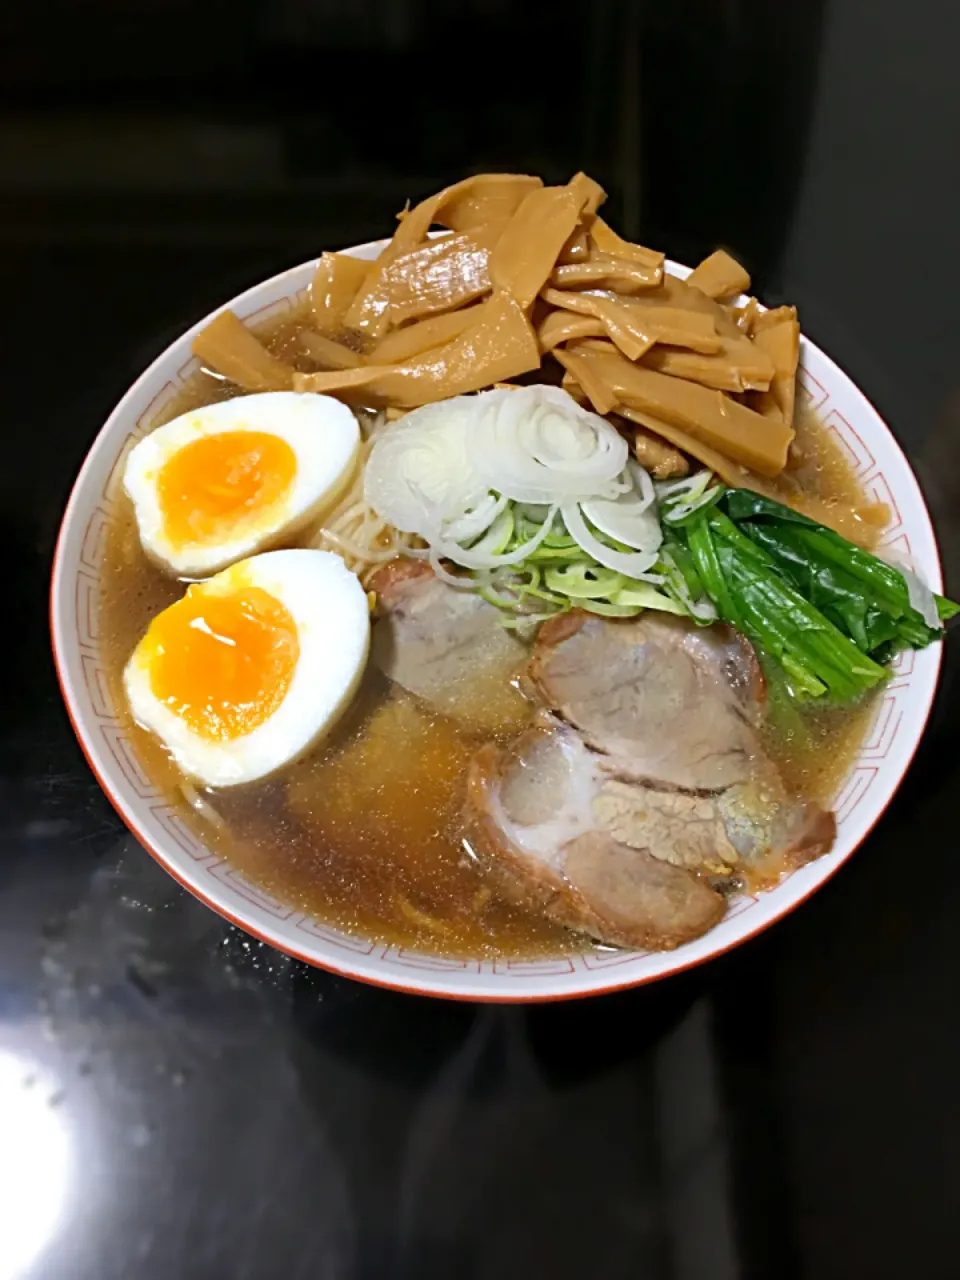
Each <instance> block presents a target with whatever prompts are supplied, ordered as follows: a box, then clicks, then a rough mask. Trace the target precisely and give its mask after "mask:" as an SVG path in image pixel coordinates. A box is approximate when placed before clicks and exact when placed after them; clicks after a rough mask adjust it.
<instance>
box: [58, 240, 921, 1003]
mask: <svg viewBox="0 0 960 1280" xmlns="http://www.w3.org/2000/svg"><path fill="white" fill-rule="evenodd" d="M377 249H378V246H376V245H372V246H361V247H360V248H359V249H357V250H352V251H351V252H355V253H356V254H357V255H358V256H362V257H366V258H371V257H374V256H376V252H377ZM313 267H314V264H312V263H307V264H304V266H302V267H299V268H294V269H293V270H292V271H290V272H286V273H284V274H283V275H281V276H278V277H275V278H274V279H273V280H270V281H266V282H265V283H264V284H263V285H259V286H257V287H255V288H254V289H252V290H249V291H248V292H247V293H246V294H244V295H241V297H240V298H238V299H234V300H233V302H231V303H229V304H227V305H229V306H230V307H231V308H232V309H233V310H234V311H235V312H236V313H237V314H238V315H240V316H241V318H244V319H257V318H259V319H264V318H266V317H267V316H269V315H274V314H277V313H278V312H281V311H285V310H289V309H290V308H291V307H292V306H293V305H294V304H295V303H296V302H299V301H302V299H303V298H304V297H305V290H306V288H307V286H308V284H309V281H310V279H311V277H312V274H313ZM678 274H683V269H678ZM203 323H206V321H203V322H201V324H203ZM199 327H201V326H200V325H198V326H196V327H195V329H194V330H191V331H190V332H189V333H187V334H185V335H184V336H183V338H181V339H180V340H178V342H176V343H174V344H173V346H172V347H171V348H170V349H169V350H168V351H167V352H166V353H164V355H163V356H161V357H160V358H159V360H158V361H157V362H156V363H155V364H154V365H153V366H152V367H151V369H149V370H148V371H147V373H145V374H144V375H143V377H142V378H141V379H140V381H139V382H138V383H137V384H135V386H134V387H133V388H132V389H131V391H130V392H129V393H128V395H127V396H126V397H125V398H124V400H123V401H122V402H121V404H120V405H119V406H118V408H117V410H116V411H115V412H114V414H113V415H112V416H111V418H110V420H109V421H108V423H107V425H106V426H105V428H104V430H103V431H102V432H101V434H100V436H99V437H98V438H97V441H96V442H95V445H94V447H93V449H92V450H91V453H90V455H89V456H88V460H87V463H86V464H85V466H84V469H83V471H82V472H81V475H80V477H79V478H78V481H77V484H76V486H75V489H74V493H73V495H72V497H71V501H70V504H69V506H68V509H67V513H66V515H65V517H64V523H63V527H62V529H61V537H60V541H59V544H58V549H57V554H56V557H55V569H54V578H53V583H52V588H51V620H52V627H53V633H54V649H55V655H56V659H57V665H58V672H59V674H60V678H61V685H62V687H63V690H64V695H65V698H66V701H67V707H68V710H69V712H70V714H71V718H72V720H73V722H74V726H75V728H76V730H77V734H78V737H79V738H80V741H81V744H82V745H83V747H84V750H85V751H86V753H87V755H88V759H89V760H90V762H91V765H92V767H93V768H94V770H95V772H96V773H97V775H98V777H99V779H100V781H101V784H102V785H103V787H104V789H105V790H106V791H107V794H108V795H109V796H110V798H111V799H112V800H113V802H114V804H115V805H116V806H117V808H118V810H119V811H120V813H121V814H122V816H123V817H124V818H125V819H126V821H127V822H128V823H129V825H130V826H131V828H132V829H133V830H134V832H135V834H136V835H137V836H138V837H139V838H140V840H141V841H142V842H143V843H144V845H145V846H146V847H147V848H148V849H149V850H150V852H151V853H153V854H154V856H155V857H156V858H157V859H158V860H159V861H160V862H161V863H162V864H163V865H164V866H165V867H166V869H167V870H168V871H169V872H170V873H171V874H172V875H173V876H174V877H175V878H176V879H178V880H179V881H180V882H181V883H182V884H184V885H185V886H186V887H187V888H189V889H190V890H191V891H192V892H193V893H195V894H196V895H197V896H199V897H200V898H201V899H202V900H203V901H205V902H206V903H207V904H208V905H210V906H211V907H213V908H214V909H215V910H217V911H219V912H220V913H221V914H222V915H224V916H226V917H227V918H228V919H230V920H232V921H234V922H235V923H237V924H239V925H240V926H241V927H243V928H245V929H247V930H248V931H250V932H252V933H254V934H255V935H257V936H259V937H261V938H263V939H264V940H266V941H268V942H271V943H272V944H273V945H275V946H278V947H280V948H282V949H284V950H286V951H288V952H289V953H290V954H292V955H295V956H298V957H299V958H301V959H303V960H306V961H308V962H310V963H313V964H319V965H321V966H325V967H328V968H332V969H335V970H337V971H339V972H342V973H345V974H348V975H350V976H353V977H356V978H360V979H363V980H366V981H371V982H377V983H380V984H382V985H386V986H394V987H398V988H401V989H405V990H411V991H419V992H427V993H431V994H439V995H445V996H450V997H454V998H466V999H488V1000H538V999H561V998H565V997H569V996H574V995H585V994H593V993H596V992H600V991H604V990H611V989H615V988H617V987H622V986H632V985H636V984H638V983H642V982H648V981H651V980H653V979H655V978H659V977H663V976H665V975H666V974H668V973H671V972H676V971H678V970H681V969H684V968H687V967H689V966H690V965H693V964H697V963H700V962H702V961H703V960H706V959H708V958H710V956H712V955H715V954H718V953H719V952H721V951H724V950H727V949H729V947H731V946H734V945H736V944H737V943H738V942H741V941H743V940H744V939H745V938H747V937H750V936H752V935H753V934H754V933H756V932H758V931H759V930H761V929H762V928H764V927H766V926H767V925H768V924H770V923H772V922H773V921H774V920H776V919H778V918H779V917H780V916H781V915H783V914H784V913H785V912H786V911H789V910H790V909H792V908H793V907H794V906H796V905H797V904H798V903H799V902H801V901H802V900H803V899H804V898H805V897H807V896H808V895H809V894H810V893H811V892H813V890H815V889H816V888H817V887H818V886H819V885H820V884H822V883H823V882H824V881H825V880H826V879H827V878H828V877H829V876H830V875H831V874H832V873H833V872H834V871H835V870H836V869H837V868H838V867H839V866H840V865H841V864H842V862H843V861H845V860H846V858H847V857H849V856H850V854H851V853H852V852H853V850H854V849H855V848H856V846H857V845H858V844H859V843H860V841H861V840H862V839H863V837H864V836H865V835H866V834H867V832H868V831H869V829H870V827H871V826H872V825H873V823H874V822H875V821H876V820H877V818H878V817H879V815H880V813H881V812H882V809H883V807H884V806H885V804H886V803H887V802H888V801H889V798H890V796H891V795H892V793H893V791H894V790H895V789H896V786H897V784H898V782H899V780H900V778H901V777H902V774H903V772H904V771H905V768H906V766H907V765H908V764H909V760H910V758H911V756H912V753H913V750H914V748H915V746H916V743H917V741H918V740H919V737H920V734H921V733H922V730H923V725H924V724H925V721H926V717H927V714H928V711H929V706H930V703H931V701H932V697H933V692H934V688H935V685H936V678H937V672H938V670H939V660H940V659H939V648H938V647H935V648H934V649H932V650H926V651H924V652H923V653H920V654H914V653H908V654H904V655H901V657H900V658H899V659H898V661H897V662H896V664H895V666H894V674H893V678H892V679H891V682H890V684H889V685H888V686H887V688H886V690H885V692H884V696H883V698H882V700H881V701H880V703H879V705H878V708H877V714H876V716H875V719H874V723H873V725H872V727H871V730H870V732H869V734H868V735H867V738H866V741H865V742H864V744H863V747H862V749H861V752H860V754H859V757H858V759H857V760H856V762H855V764H854V766H853V768H852V769H851V771H850V773H849V774H848V776H847V777H846V778H845V779H844V781H843V784H842V785H841V786H840V788H839V789H838V794H837V796H836V799H835V807H836V812H837V818H838V823H839V833H838V841H837V847H836V849H835V850H834V851H833V852H832V853H831V854H829V855H827V856H826V857H825V858H822V859H819V860H818V861H817V862H815V863H812V864H810V865H809V866H807V867H804V868H801V869H800V870H799V871H797V872H794V873H793V875H792V876H791V877H788V878H787V880H785V881H784V882H783V883H781V884H780V885H779V886H778V887H777V888H775V889H774V890H771V891H770V892H768V893H763V894H759V895H756V896H749V895H743V896H741V897H740V898H738V899H737V900H735V901H734V902H733V903H732V904H731V906H730V908H729V910H728V912H727V915H726V917H725V918H724V920H723V921H722V922H721V924H720V925H719V926H717V928H716V929H714V930H713V931H712V932H711V933H710V934H709V935H707V937H706V938H703V939H700V940H698V941H697V942H694V943H690V944H688V945H687V946H685V947H682V948H679V949H678V950H677V951H675V952H668V953H656V952H649V953H648V952H618V951H607V950H601V949H588V950H586V951H584V952H583V953H582V954H580V955H574V956H568V957H559V958H556V959H547V960H538V961H519V960H518V961H511V960H495V961H489V960H486V961H479V960H477V961H461V960H451V959H447V958H444V957H440V956H434V955H428V954H421V953H418V952H415V951H410V950H408V949H405V948H396V947H388V946H384V945H383V944H380V943H376V942H372V941H370V940H369V939H366V938H362V937H354V936H351V935H350V934H347V933H344V932H342V931H340V930H338V929H336V928H334V927H333V926H331V925H329V924H326V923H324V922H323V921H320V920H315V919H312V918H311V917H309V916H306V915H304V914H303V913H302V912H298V911H296V910H295V909H294V908H292V907H291V906H289V905H288V904H285V903H282V902H279V901H277V900H276V899H275V898H273V897H271V895H269V894H268V893H265V892H264V891H263V890H262V889H260V888H258V887H257V886H256V885H253V884H251V883H250V882H249V881H248V880H247V879H246V878H245V877H244V876H243V875H241V873H240V872H239V871H237V870H236V869H235V868H234V867H232V866H231V865H230V864H228V863H226V862H224V861H223V860H222V859H221V858H219V857H218V856H217V855H215V854H213V853H211V852H210V850H209V848H208V847H207V846H206V845H205V843H204V840H203V832H202V827H201V826H200V825H199V819H196V820H195V821H194V819H193V818H192V816H191V817H190V818H185V816H184V814H183V812H182V811H181V810H179V809H178V808H176V807H174V806H173V805H172V804H171V803H170V802H169V800H168V799H167V798H166V797H165V796H164V795H162V794H161V793H160V792H159V791H158V790H157V788H156V787H154V786H153V784H152V783H151V782H150V779H149V777H148V775H147V771H146V769H145V767H144V766H143V765H142V763H141V762H140V761H139V759H138V758H137V753H136V749H135V746H134V744H133V742H132V741H131V740H130V738H129V737H128V736H127V734H126V733H125V731H124V728H123V726H122V723H121V721H120V720H119V718H118V717H117V715H116V712H115V709H114V708H113V706H112V705H111V701H110V697H109V692H108V689H107V680H106V672H105V669H104V666H103V663H102V661H101V658H100V654H99V626H98V612H99V611H98V601H99V592H100V587H101V565H102V559H101V557H102V551H103V545H104V537H105V534H106V531H107V528H108V525H109V523H110V521H111V520H112V519H113V518H114V511H113V506H114V504H113V502H112V501H111V499H110V493H111V492H112V485H113V483H114V477H115V476H116V475H117V474H118V471H119V468H120V467H121V466H122V465H123V461H124V458H125V455H126V453H127V452H128V450H129V449H130V448H131V447H132V446H133V444H134V443H135V442H136V440H137V439H139V438H140V437H141V436H142V435H143V434H144V433H145V432H146V431H147V430H149V429H150V427H151V426H152V425H153V424H154V423H155V422H156V421H157V420H158V419H159V418H160V417H161V416H162V415H163V413H164V411H165V409H166V408H167V407H168V406H169V404H170V401H171V399H172V398H173V397H174V396H175V395H176V394H177V392H178V390H179V389H180V387H181V386H182V385H183V383H184V382H185V381H186V380H187V379H189V377H190V376H192V374H193V373H194V372H195V371H196V368H197V362H196V360H195V359H194V358H193V357H192V355H191V353H190V340H191V338H192V335H193V333H194V332H196V330H197V329H198V328H199ZM802 361H803V367H802V368H801V372H800V378H799V383H800V395H801V397H802V398H803V399H805V400H806V401H807V403H809V405H810V406H811V407H813V408H815V409H817V410H818V412H819V413H820V414H821V416H822V418H823V420H824V421H825V423H826V425H827V428H828V430H829V431H830V432H831V433H832V434H833V435H834V437H835V439H837V441H838V442H839V443H840V445H841V447H842V448H843V450H844V451H845V452H846V454H847V456H848V457H849V458H850V460H851V463H852V464H853V466H854V467H855V469H856V472H857V475H858V476H859V477H860V479H861V481H862V483H863V484H864V486H865V488H866V489H867V490H868V491H869V492H870V493H871V494H873V495H874V496H875V497H876V499H877V500H878V501H882V502H886V503H887V504H888V505H889V507H890V509H891V512H892V514H893V519H892V522H891V525H890V527H889V529H888V530H887V531H886V533H885V535H884V538H883V545H884V546H885V547H887V548H888V549H889V550H890V551H891V552H893V553H899V554H905V555H911V554H912V555H914V556H915V557H916V559H917V562H918V564H919V566H920V568H921V569H922V571H923V572H924V573H925V574H926V576H927V578H928V580H930V581H931V583H932V584H933V585H934V587H935V588H937V589H939V588H940V586H941V577H940V568H939V560H938V557H937V551H936V543H935V540H934V538H933V531H932V528H931V526H930V523H929V518H928V516H927V513H926V508H925V506H924V504H923V501H922V498H921V496H920V493H919V489H918V487H917V485H916V481H915V479H914V477H913V474H912V472H911V471H910V469H909V466H908V465H907V463H906V460H905V459H904V457H903V455H902V453H901V452H900V450H899V448H898V446H897V445H896V442H895V441H894V439H893V437H892V436H891V435H890V433H889V432H888V430H887V429H886V428H885V427H884V425H883V423H882V421H881V420H880V418H879V417H878V416H877V415H876V412H875V411H874V410H873V409H872V407H871V406H870V405H869V403H868V402H867V401H866V400H865V398H864V397H863V396H862V395H861V394H860V393H859V392H858V391H857V390H856V388H855V387H853V384H852V383H850V381H849V379H847V378H846V376H845V375H844V374H843V373H842V372H841V371H840V370H839V369H838V368H837V367H836V366H835V365H834V364H833V362H832V361H830V360H829V358H828V357H826V356H825V355H824V354H823V353H822V352H820V351H818V350H817V349H816V348H815V347H813V346H812V344H810V343H809V342H807V341H806V340H805V339H804V340H803V344H802ZM78 534H79V536H78ZM195 822H196V825H195Z"/></svg>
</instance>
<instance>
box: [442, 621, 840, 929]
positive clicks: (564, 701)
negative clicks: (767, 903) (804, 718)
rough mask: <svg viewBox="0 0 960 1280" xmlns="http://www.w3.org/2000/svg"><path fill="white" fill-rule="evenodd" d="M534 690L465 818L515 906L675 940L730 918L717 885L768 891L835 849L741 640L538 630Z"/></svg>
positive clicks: (551, 626)
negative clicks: (764, 739) (794, 770)
mask: <svg viewBox="0 0 960 1280" xmlns="http://www.w3.org/2000/svg"><path fill="white" fill-rule="evenodd" d="M526 684H527V687H528V689H529V691H530V692H531V693H532V694H533V695H535V696H536V697H537V698H538V700H539V701H540V703H541V705H542V707H543V708H544V710H543V711H542V712H541V715H540V725H539V727H538V728H537V729H536V730H533V731H530V732H528V733H526V734H523V735H521V736H520V738H518V739H517V740H516V742H514V743H513V744H511V745H510V746H509V747H506V748H497V747H495V746H488V747H485V748H483V750H482V751H480V752H479V753H478V754H477V755H476V757H475V758H474V760H473V762H472V766H471V775H470V780H469V788H468V798H467V803H466V810H465V813H466V821H467V830H468V839H469V840H470V841H471V843H472V845H473V847H474V848H475V851H476V852H477V853H478V855H480V856H482V857H483V858H485V860H486V861H487V862H488V864H489V865H490V866H491V867H492V868H493V869H494V870H495V872H496V874H497V875H498V877H499V880H500V883H501V885H502V886H503V889H504V891H505V892H506V893H508V894H509V895H510V896H511V897H513V898H514V899H515V900H516V901H520V902H529V903H531V904H534V903H536V904H537V905H539V907H540V908H541V909H542V910H544V911H546V912H547V913H548V914H550V915H552V916H553V917H554V918H556V919H558V920H562V921H563V923H565V924H567V925H569V926H570V927H571V928H576V929H583V930H585V931H586V932H588V933H590V934H591V935H593V936H594V937H597V938H599V939H601V940H602V941H605V942H610V943H614V944H617V945H623V946H645V947H660V948H663V947H672V946H677V945H678V944H679V943H681V942H684V941H687V940H689V939H690V938H693V937H696V936H698V935H699V934H701V933H703V932H704V931H705V930H706V929H708V928H710V927H711V925H713V924H715V923H716V921H717V920H718V919H719V918H720V916H721V915H722V914H723V898H722V896H721V895H720V894H719V893H717V892H716V891H715V890H714V889H713V888H712V887H711V886H710V884H709V883H708V880H709V879H715V878H717V877H729V876H731V875H732V874H733V873H737V872H743V873H745V874H746V876H747V878H748V879H749V880H750V881H751V882H752V883H754V884H758V883H762V882H764V881H773V880H775V879H776V878H777V876H778V875H779V874H780V873H781V872H782V871H783V870H784V868H785V867H787V866H790V865H796V864H799V863H801V862H804V861H807V860H808V859H809V858H812V857H815V856H817V855H818V854H820V853H823V852H825V851H826V850H827V849H828V848H829V847H830V845H831V843H832V841H833V836H834V831H835V824H834V820H833V816H832V815H831V814H827V813H824V812H823V810H821V809H820V808H818V807H817V806H816V805H812V804H809V803H807V802H805V801H802V800H798V799H795V798H794V797H792V796H790V795H789V794H788V793H787V792H786V790H785V788H784V786H783V783H782V781H781V779H780V776H779V774H778V772H777V770H776V768H775V767H774V765H773V764H772V763H771V761H770V760H769V759H768V757H767V756H766V754H765V752H764V751H763V747H762V744H761V742H760V740H759V737H758V733H757V725H758V722H759V717H760V714H761V712H762V698H763V682H762V677H761V674H760V671H759V668H758V667H757V663H756V659H755V657H754V655H753V652H752V650H751V649H750V648H749V646H748V645H747V644H746V642H744V641H743V640H741V639H740V637H739V636H737V635H736V634H735V633H734V632H731V631H729V630H728V629H726V628H723V627H712V628H708V629H701V628H695V627H693V626H692V625H691V624H688V623H687V622H685V621H683V620H679V619H674V618H672V617H669V616H665V615H662V614H655V613H646V614H643V615H641V617H639V618H637V619H633V620H630V621H629V622H610V621H607V620H605V619H601V618H597V617H593V616H591V615H587V614H572V615H567V616H566V617H564V618H558V619H556V620H554V621H552V622H549V623H547V624H546V625H545V626H544V627H543V628H542V629H541V632H540V635H539V637H538V640H537V644H536V647H535V650H534V655H533V658H532V660H531V662H530V664H529V668H528V672H527V677H526ZM704 877H707V879H705V878H704Z"/></svg>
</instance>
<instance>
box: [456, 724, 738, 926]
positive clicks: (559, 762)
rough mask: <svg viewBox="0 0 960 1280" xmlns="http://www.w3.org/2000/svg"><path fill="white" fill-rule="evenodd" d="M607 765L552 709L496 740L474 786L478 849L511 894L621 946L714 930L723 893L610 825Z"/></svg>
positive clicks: (472, 841) (470, 818) (470, 796)
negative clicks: (603, 807) (604, 810)
mask: <svg viewBox="0 0 960 1280" xmlns="http://www.w3.org/2000/svg"><path fill="white" fill-rule="evenodd" d="M599 763H600V757H599V756H597V754H596V753H595V752H593V751H591V750H590V749H589V748H588V747H586V746H584V744H583V741H582V740H581V738H580V735H579V734H577V733H576V732H575V731H574V730H573V729H571V728H570V727H569V725H564V724H562V723H561V722H560V721H556V720H553V719H552V718H550V717H545V718H544V719H543V722H542V724H540V725H539V726H538V727H536V728H533V729H528V730H527V731H526V732H525V733H522V734H521V735H520V736H519V737H518V738H517V739H516V741H514V742H513V743H511V744H510V745H509V746H506V747H497V746H496V745H495V744H493V743H488V744H487V745H486V746H485V747H482V748H481V749H480V751H478V752H477V754H476V755H475V756H474V758H473V761H472V763H471V767H470V775H469V780H468V784H467V785H468V791H467V802H466V810H465V813H466V839H467V843H468V845H469V847H470V849H471V850H472V852H473V853H474V855H475V856H477V857H478V858H480V859H481V861H482V862H483V863H484V864H485V865H486V867H487V868H488V869H489V871H490V873H491V874H492V875H493V876H494V878H495V879H496V881H497V883H498V885H499V887H500V890H501V892H502V893H503V895H504V897H506V898H507V899H508V900H510V901H512V902H515V903H516V904H517V905H518V906H521V907H524V908H526V909H527V910H529V911H538V912H543V913H544V914H545V915H547V916H550V917H551V918H552V919H554V920H557V921H559V922H560V923H561V924H565V925H567V926H568V927H569V928H571V929H579V930H582V931H584V932H586V933H589V934H591V935H592V936H593V937H595V938H599V939H600V940H601V941H603V942H607V943H611V944H612V945H614V946H623V947H650V948H654V947H655V948H666V947H675V946H678V945H679V944H680V943H681V942H686V941H687V940H688V939H689V938H695V937H697V936H698V935H699V934H701V933H704V932H706V930H707V929H709V928H710V927H711V926H712V925H714V924H716V923H717V921H718V920H719V919H720V917H721V916H722V915H723V911H724V900H723V898H722V896H721V895H720V894H719V893H717V892H716V891H715V890H713V889H711V888H710V887H709V885H708V884H707V883H706V882H705V881H704V880H701V879H700V878H699V877H698V876H696V875H694V874H692V873H691V872H690V871H687V870H685V869H683V868H682V867H676V866H674V865H672V864H671V863H670V862H666V861H661V860H659V859H657V858H655V857H654V856H653V855H652V854H651V853H650V852H649V851H648V850H646V849H644V848H632V847H631V846H629V845H627V844H624V843H622V842H621V841H619V840H617V839H616V837H615V836H613V835H612V834H610V832H608V831H607V830H605V829H604V826H603V824H602V822H601V821H599V820H598V817H597V814H596V802H597V799H598V797H599V795H600V792H601V789H602V787H603V781H604V779H603V775H602V772H601V770H600V768H599Z"/></svg>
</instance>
